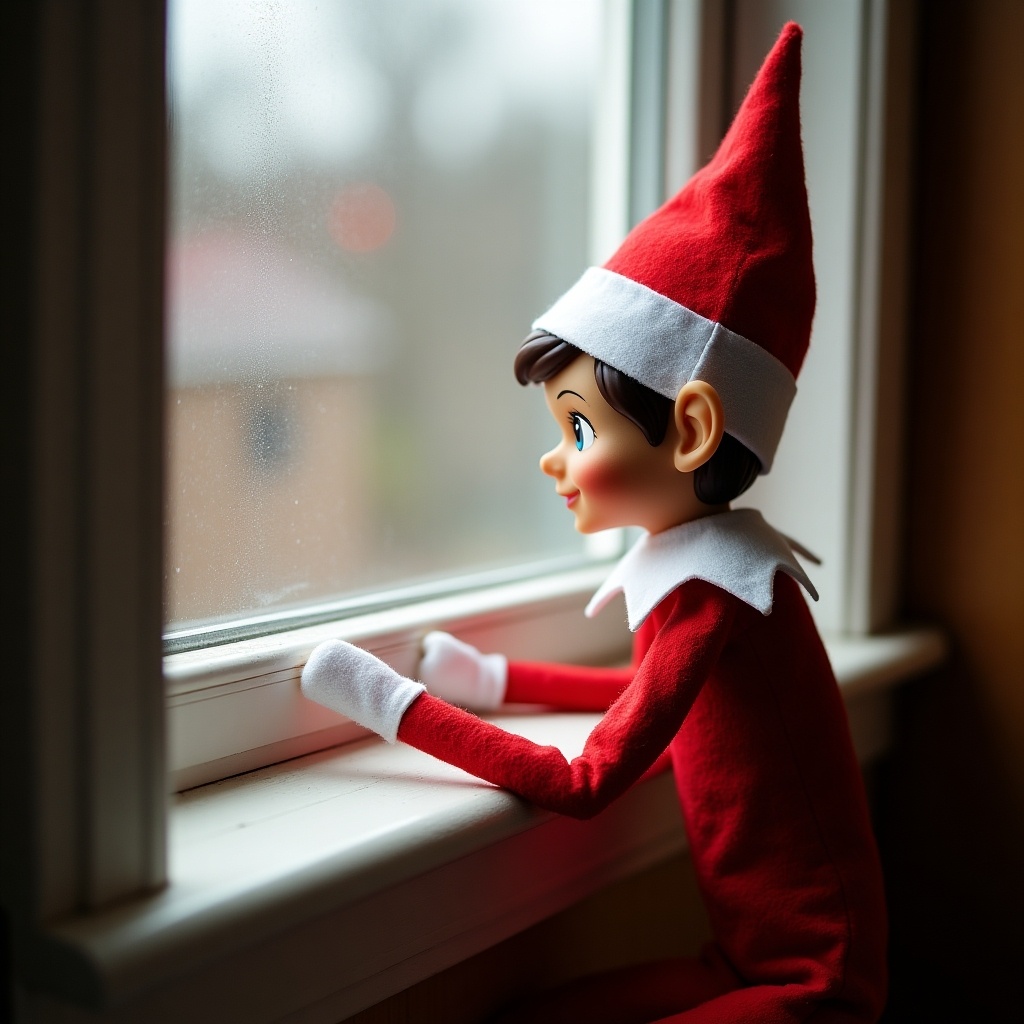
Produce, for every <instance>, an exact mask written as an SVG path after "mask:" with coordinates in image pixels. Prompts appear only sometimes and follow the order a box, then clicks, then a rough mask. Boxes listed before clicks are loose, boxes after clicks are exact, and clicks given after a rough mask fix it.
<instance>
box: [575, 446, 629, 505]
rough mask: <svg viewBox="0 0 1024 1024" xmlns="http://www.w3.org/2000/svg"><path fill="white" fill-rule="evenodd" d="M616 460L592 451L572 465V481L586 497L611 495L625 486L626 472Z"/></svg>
mask: <svg viewBox="0 0 1024 1024" xmlns="http://www.w3.org/2000/svg"><path fill="white" fill-rule="evenodd" d="M622 469H623V467H622V466H620V465H618V464H617V461H616V460H613V459H607V458H602V457H601V456H600V455H598V454H597V453H593V454H591V455H590V457H589V458H586V457H583V458H580V459H579V460H578V461H577V464H576V465H575V466H574V467H573V473H572V476H573V481H574V483H575V484H576V486H577V487H578V488H579V489H580V490H581V491H582V492H583V493H584V494H585V495H586V496H587V497H588V498H607V497H611V496H613V495H614V494H616V493H617V492H618V491H620V490H621V489H622V488H623V487H625V486H626V483H627V477H628V473H623V471H622Z"/></svg>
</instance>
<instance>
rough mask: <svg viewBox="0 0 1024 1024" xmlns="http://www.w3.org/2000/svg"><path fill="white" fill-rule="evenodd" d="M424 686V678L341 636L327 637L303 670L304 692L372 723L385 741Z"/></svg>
mask: <svg viewBox="0 0 1024 1024" xmlns="http://www.w3.org/2000/svg"><path fill="white" fill-rule="evenodd" d="M423 689H424V687H423V684H422V683H417V682H414V681H413V680H412V679H406V677H405V676H401V675H399V674H398V673H397V672H396V671H395V670H394V669H393V668H391V667H390V666H389V665H385V664H384V662H383V661H381V660H380V659H379V658H376V657H374V656H373V655H372V654H370V653H368V652H367V651H364V650H362V648H360V647H354V646H353V645H352V644H349V643H346V642H345V641H344V640H325V641H324V642H323V643H322V644H320V645H319V646H317V647H316V648H314V650H313V653H312V654H311V655H310V656H309V660H308V661H307V662H306V665H305V667H304V668H303V670H302V693H303V696H304V697H306V698H308V699H309V700H312V701H316V703H317V704H323V705H324V707H328V708H330V709H331V710H332V711H337V712H338V713H339V714H342V715H345V716H346V717H347V718H351V719H352V721H353V722H356V723H357V724H359V725H361V726H363V727H364V728H367V729H372V730H373V731H374V732H375V733H377V735H378V736H381V737H383V738H384V739H385V740H387V741H388V743H394V742H395V739H396V737H397V735H398V725H399V723H400V722H401V721H402V715H404V714H405V712H406V711H407V710H408V708H409V705H410V704H412V702H413V701H414V700H415V699H416V698H417V697H418V696H419V695H420V694H421V693H422V692H423Z"/></svg>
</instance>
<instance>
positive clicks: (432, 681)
mask: <svg viewBox="0 0 1024 1024" xmlns="http://www.w3.org/2000/svg"><path fill="white" fill-rule="evenodd" d="M419 676H420V679H422V680H423V682H424V683H426V684H427V689H428V690H429V691H430V692H431V693H432V694H434V696H435V697H440V698H441V699H442V700H446V701H448V702H449V703H451V704H458V705H459V707H463V708H471V709H473V710H474V711H493V710H494V709H495V708H496V707H499V706H500V705H501V702H502V701H503V700H504V699H505V687H506V685H507V683H508V658H506V657H505V655H504V654H481V653H480V652H479V651H478V650H477V649H476V648H475V647H471V646H470V645H469V644H466V643H463V642H462V641H461V640H456V639H455V637H453V636H451V635H449V634H448V633H428V634H427V635H426V636H425V637H424V638H423V660H422V661H421V662H420V671H419Z"/></svg>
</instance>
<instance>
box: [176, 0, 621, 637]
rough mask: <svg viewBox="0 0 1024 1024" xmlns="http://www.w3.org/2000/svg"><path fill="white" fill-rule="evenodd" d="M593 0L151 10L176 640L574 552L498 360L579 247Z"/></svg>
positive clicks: (531, 424) (525, 392)
mask: <svg viewBox="0 0 1024 1024" xmlns="http://www.w3.org/2000/svg"><path fill="white" fill-rule="evenodd" d="M601 14H602V5H601V4H600V3H599V2H598V0H487V2H481V0H346V2H331V3H315V2H313V0H290V2H288V3H280V2H270V0H268V2H264V3H258V2H249V3H246V2H240V0H216V2H214V0H171V3H170V5H169V33H168V35H169V91H170V109H171V126H170V138H171V157H172V167H171V213H170V231H169V253H168V338H169V356H168V358H169V365H168V396H167V434H168V470H167V472H168V477H167V510H166V535H167V540H166V547H167V550H166V604H167V620H168V627H169V629H172V630H173V629H175V628H181V627H185V626H187V625H189V624H195V623H203V622H211V621H221V620H229V619H233V618H238V617H245V616H252V615H254V614H259V613H265V612H268V611H273V610H276V609H286V608H292V607H295V606H298V605H304V604H308V603H313V602H323V601H326V600H330V599H334V598H337V597H339V596H341V595H350V594H353V593H363V592H368V591H371V590H379V589H381V588H388V587H395V586H398V585H400V584H406V583H409V582H415V581H422V580H425V579H436V578H439V577H440V576H442V575H444V576H448V575H451V574H453V573H465V572H469V571H472V570H477V569H484V568H493V567H498V566H508V565H513V564H520V563H523V562H533V561H538V560H543V559H547V558H556V557H562V556H571V555H574V554H578V553H580V552H582V550H583V549H582V544H581V540H580V538H579V537H577V535H576V534H575V533H574V532H573V529H572V524H571V517H569V516H567V515H566V514H565V510H564V507H563V506H562V505H561V504H560V503H559V502H558V501H556V500H555V498H554V495H553V485H552V484H551V482H550V481H548V480H546V479H545V478H543V477H542V475H541V474H540V473H539V471H538V469H537V459H538V457H539V455H540V453H541V452H542V451H544V450H545V448H546V447H548V446H550V444H551V443H553V440H554V430H555V427H554V425H553V424H551V422H550V420H549V418H548V415H547V413H546V411H545V410H544V408H543V401H542V395H541V394H540V392H539V389H535V388H532V389H522V388H520V387H519V386H518V385H517V384H516V383H515V380H514V378H513V376H512V369H511V367H512V358H513V356H514V353H515V349H516V347H517V346H518V344H519V342H520V341H521V340H522V338H523V337H524V336H525V335H526V333H527V332H528V330H529V325H530V321H531V320H532V319H533V317H534V316H536V315H537V314H539V313H540V312H542V311H543V309H545V308H546V306H547V305H548V304H549V303H550V302H551V301H552V300H553V299H554V298H556V297H557V296H558V294H560V293H561V291H563V290H564V289H565V288H567V287H568V286H569V285H570V284H571V283H572V281H573V280H574V279H575V278H576V276H577V275H578V274H579V273H580V271H581V269H582V268H583V267H584V266H585V265H586V262H587V253H588V244H589V243H588V225H589V222H590V203H591V197H590V180H591V176H590V163H591V148H592V121H593V113H594V110H595V102H594V95H595V91H596V85H597V83H596V75H597V69H598V55H599V51H600V45H601V31H602V26H601Z"/></svg>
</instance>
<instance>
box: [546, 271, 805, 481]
mask: <svg viewBox="0 0 1024 1024" xmlns="http://www.w3.org/2000/svg"><path fill="white" fill-rule="evenodd" d="M533 329H534V330H545V331H548V332H549V333H551V334H554V335H555V336H556V337H559V338H562V339H563V340H564V341H568V342H569V343H570V344H572V345H575V346H576V347H577V348H578V349H580V350H581V351H583V352H586V353H587V354H588V355H591V356H593V357H594V358H595V359H600V360H602V361H604V362H606V363H608V364H609V365H611V366H614V367H615V369H617V370H621V371H622V372H623V373H625V374H626V375H627V376H629V377H632V378H633V379H634V380H638V381H639V382H640V383H641V384H645V385H646V386H647V387H649V388H650V389H651V390H652V391H656V392H658V394H660V395H664V396H665V397H666V398H672V399H674V398H675V397H676V395H677V394H679V389H680V388H681V387H682V386H683V385H684V384H685V383H687V381H690V380H704V381H707V382H708V383H709V384H710V385H711V386H712V387H713V388H714V389H715V390H716V391H717V392H718V395H719V397H720V398H721V399H722V406H723V408H724V410H725V423H726V430H727V431H728V432H729V433H730V434H732V435H733V436H734V437H735V438H736V439H737V440H739V441H742V442H743V444H745V445H746V446H747V447H748V448H749V449H750V450H751V451H752V452H753V453H754V454H755V455H756V456H757V457H758V458H759V459H760V460H761V472H762V473H767V472H768V470H769V469H771V465H772V460H773V459H774V457H775V450H776V448H777V447H778V444H779V439H780V438H781V437H782V428H783V426H784V425H785V422H786V414H787V413H788V412H789V407H790V405H791V404H792V402H793V397H794V395H795V394H796V381H795V380H794V378H793V375H792V374H791V373H790V372H789V370H787V369H786V367H785V366H784V365H783V363H782V362H780V361H779V360H778V359H776V358H775V356H773V355H772V354H771V353H770V352H768V351H767V350H766V349H763V348H762V347H761V346H760V345H757V344H755V343H754V342H752V341H750V340H748V339H747V338H744V337H743V336H742V335H739V334H735V333H733V332H732V331H730V330H729V329H728V328H726V327H723V326H722V325H721V324H717V323H715V322H714V321H713V320H708V319H707V318H705V317H702V316H700V315H699V314H697V313H694V312H693V310H691V309H687V308H686V306H683V305H680V304H679V303H678V302H674V301H673V300H672V299H669V298H666V297H665V296H664V295H661V294H660V293H658V292H656V291H654V290H653V289H651V288H648V287H646V286H645V285H642V284H638V283H637V282H636V281H632V280H630V279H629V278H628V277H623V276H622V275H621V274H616V273H614V272H612V271H610V270H605V269H604V268H603V267H591V268H590V269H589V270H587V271H586V272H585V273H584V274H583V276H582V277H581V278H580V279H579V281H577V282H576V284H574V285H573V286H572V287H571V288H570V289H569V290H568V291H567V292H566V293H565V294H564V295H563V296H562V297H561V298H560V299H559V300H558V301H557V302H556V303H555V304H554V305H553V306H552V307H551V308H550V309H549V310H548V311H547V312H546V313H545V314H544V315H543V316H540V317H538V318H537V319H536V320H535V321H534V323H533Z"/></svg>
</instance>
